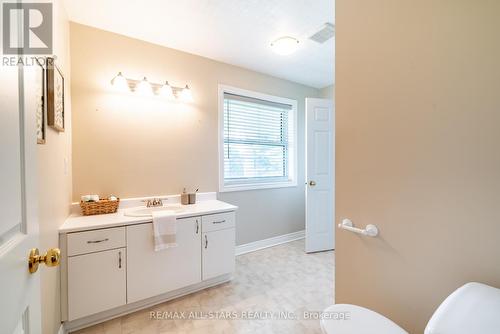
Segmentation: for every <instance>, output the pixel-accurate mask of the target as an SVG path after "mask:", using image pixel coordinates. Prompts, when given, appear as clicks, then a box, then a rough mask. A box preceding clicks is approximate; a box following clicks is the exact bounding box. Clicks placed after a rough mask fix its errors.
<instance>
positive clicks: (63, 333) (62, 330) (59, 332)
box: [57, 324, 66, 334]
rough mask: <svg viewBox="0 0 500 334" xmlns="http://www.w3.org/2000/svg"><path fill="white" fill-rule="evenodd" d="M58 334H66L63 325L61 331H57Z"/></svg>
mask: <svg viewBox="0 0 500 334" xmlns="http://www.w3.org/2000/svg"><path fill="white" fill-rule="evenodd" d="M57 334H66V331H65V330H64V325H63V324H61V327H59V330H58V331H57Z"/></svg>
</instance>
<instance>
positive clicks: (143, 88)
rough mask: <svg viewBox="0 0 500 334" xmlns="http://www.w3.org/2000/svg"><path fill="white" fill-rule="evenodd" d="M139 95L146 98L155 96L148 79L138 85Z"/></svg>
mask: <svg viewBox="0 0 500 334" xmlns="http://www.w3.org/2000/svg"><path fill="white" fill-rule="evenodd" d="M136 90H137V93H139V94H141V95H145V96H150V95H153V89H152V87H151V84H150V83H149V81H148V79H146V78H145V77H144V79H142V80H141V81H140V82H139V83H138V84H137V88H136Z"/></svg>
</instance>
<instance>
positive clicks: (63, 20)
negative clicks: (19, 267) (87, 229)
mask: <svg viewBox="0 0 500 334" xmlns="http://www.w3.org/2000/svg"><path fill="white" fill-rule="evenodd" d="M54 54H55V55H56V56H57V60H56V64H57V65H58V66H59V68H60V69H61V71H62V72H63V74H64V80H65V96H64V98H65V122H66V131H65V132H61V133H59V132H56V131H54V130H53V129H52V128H50V127H46V130H45V131H46V144H45V145H38V153H37V154H38V193H39V195H38V200H39V202H38V205H39V224H40V251H42V252H44V251H46V250H47V249H49V248H52V247H58V244H59V239H58V235H59V234H58V228H59V226H61V225H62V223H63V222H64V220H65V219H66V217H67V216H68V214H69V206H70V203H71V193H72V191H71V90H70V86H71V79H70V62H69V22H68V20H67V16H66V12H65V10H64V8H63V6H62V4H61V1H55V2H54ZM65 159H67V169H66V170H67V173H65ZM39 273H40V277H41V284H42V289H41V291H42V296H41V298H42V330H43V333H44V334H55V333H57V331H58V330H59V327H60V325H61V310H60V281H59V269H58V268H42V270H40V271H39Z"/></svg>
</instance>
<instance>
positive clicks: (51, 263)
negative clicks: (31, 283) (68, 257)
mask: <svg viewBox="0 0 500 334" xmlns="http://www.w3.org/2000/svg"><path fill="white" fill-rule="evenodd" d="M60 262H61V251H60V250H59V248H51V249H49V250H48V251H47V253H45V255H40V252H39V251H38V248H33V249H31V250H30V255H29V257H28V270H29V272H30V273H32V274H33V273H36V271H37V270H38V264H40V263H45V265H46V266H47V267H56V266H58V265H59V263H60Z"/></svg>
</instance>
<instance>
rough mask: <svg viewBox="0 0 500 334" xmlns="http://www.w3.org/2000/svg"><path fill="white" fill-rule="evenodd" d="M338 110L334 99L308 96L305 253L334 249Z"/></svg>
mask: <svg viewBox="0 0 500 334" xmlns="http://www.w3.org/2000/svg"><path fill="white" fill-rule="evenodd" d="M334 178H335V113H334V107H333V103H332V101H331V100H327V99H313V98H307V99H306V252H319V251H324V250H330V249H334V248H335V235H334V233H335V229H334V225H335V224H334V207H335V201H334Z"/></svg>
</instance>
